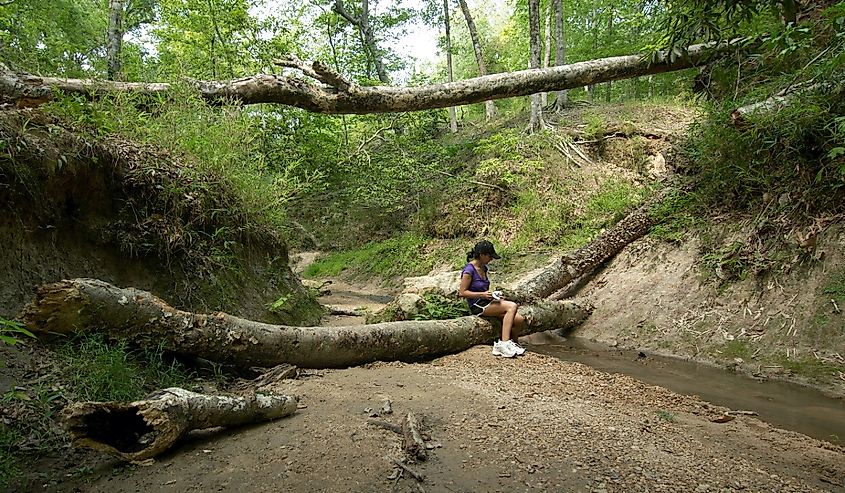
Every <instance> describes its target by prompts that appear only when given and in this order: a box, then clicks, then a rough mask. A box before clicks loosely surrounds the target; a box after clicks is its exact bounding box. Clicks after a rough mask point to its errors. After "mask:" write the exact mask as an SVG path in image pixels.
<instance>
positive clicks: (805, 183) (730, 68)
mask: <svg viewBox="0 0 845 493" xmlns="http://www.w3.org/2000/svg"><path fill="white" fill-rule="evenodd" d="M841 4H842V3H840V4H837V6H836V7H835V8H834V9H830V10H829V11H828V14H829V15H828V16H827V18H825V19H821V20H818V21H816V22H815V23H813V24H809V25H806V26H802V27H800V28H799V27H793V26H787V27H784V28H782V29H780V30H778V31H776V32H775V33H773V35H772V37H771V38H770V39H769V41H768V42H767V44H766V45H765V48H766V51H765V52H764V54H763V55H762V56H761V58H762V60H761V62H759V63H758V62H753V61H749V62H745V64H746V65H747V66H746V67H741V70H742V72H741V74H742V80H740V81H739V82H738V81H737V75H738V72H737V68H736V66H735V64H734V63H731V64H725V65H723V66H722V67H721V68H720V69H716V70H714V72H713V76H712V78H713V80H714V83H713V84H712V85H713V86H714V87H715V88H716V89H715V92H714V95H717V96H723V97H724V99H721V100H717V101H715V102H714V103H712V105H710V107H709V109H708V115H707V117H706V118H705V119H703V120H702V121H701V122H699V123H698V124H697V125H696V126H694V127H693V129H692V131H691V134H690V137H689V138H688V140H687V144H686V147H685V154H686V156H687V157H688V158H689V159H690V163H691V168H692V169H691V171H692V172H694V173H696V174H698V176H699V178H700V183H701V186H700V187H699V189H700V190H701V192H702V193H703V197H702V198H703V199H704V200H705V202H709V206H712V205H719V206H722V205H724V206H729V207H738V208H746V207H766V208H768V209H769V211H778V210H779V211H787V210H790V209H796V205H797V204H800V205H806V207H807V208H808V209H809V210H810V211H814V210H815V211H818V210H830V209H831V208H833V209H837V208H838V207H839V205H840V204H842V203H843V200H842V199H843V185H845V167H843V165H845V161H843V156H842V155H841V153H840V152H839V151H837V150H836V149H837V148H839V147H842V146H843V142H845V128H843V126H842V122H843V118H845V91H842V90H841V87H839V83H838V82H839V81H841V80H842V77H843V76H844V75H845V69H843V67H845V64H843V63H842V61H843V59H842V56H843V55H842V53H843V49H845V12H840V11H845V9H843V8H842V7H841ZM837 9H838V10H837ZM832 12H840V13H839V14H833V13H832ZM740 82H744V84H740ZM808 84H817V85H816V86H812V85H808ZM720 87H721V88H723V89H719V88H720ZM823 87H839V89H837V90H833V91H831V90H829V89H822V88H823ZM740 88H742V90H744V91H745V92H739V93H737V90H738V89H740ZM802 88H803V89H802ZM787 89H788V90H790V91H791V92H792V95H791V96H790V99H789V100H788V101H787V103H786V104H785V105H783V106H782V107H776V108H773V109H770V110H762V111H757V112H756V113H749V114H746V115H745V116H744V117H743V122H742V124H740V125H736V124H731V123H730V122H731V114H732V111H733V110H734V109H735V108H737V107H742V106H744V105H748V104H749V103H754V102H757V101H761V100H765V99H766V98H768V97H769V96H771V95H772V94H775V93H777V92H779V91H782V90H787ZM733 96H737V97H736V98H734V97H733ZM784 194H787V195H784Z"/></svg>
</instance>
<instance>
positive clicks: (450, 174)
mask: <svg viewBox="0 0 845 493" xmlns="http://www.w3.org/2000/svg"><path fill="white" fill-rule="evenodd" d="M434 172H435V173H439V174H441V175H446V176H451V177H452V178H457V176H455V175H453V174H452V173H447V172H445V171H440V170H434ZM466 181H468V182H470V183H474V184H476V185H481V186H482V187H490V188H495V189H496V190H501V191H502V192H507V190H505V189H504V188H502V187H500V186H499V185H493V184H492V183H484V182H483V181H475V180H466Z"/></svg>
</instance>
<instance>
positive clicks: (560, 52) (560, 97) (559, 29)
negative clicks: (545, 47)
mask: <svg viewBox="0 0 845 493" xmlns="http://www.w3.org/2000/svg"><path fill="white" fill-rule="evenodd" d="M552 3H553V5H554V18H555V19H554V22H555V65H556V66H561V65H565V64H566V40H565V38H564V31H563V0H552ZM568 103H569V101H568V95H567V94H566V90H563V91H558V92H557V97H556V98H555V105H554V111H561V110H563V109H564V108H566V106H567V104H568Z"/></svg>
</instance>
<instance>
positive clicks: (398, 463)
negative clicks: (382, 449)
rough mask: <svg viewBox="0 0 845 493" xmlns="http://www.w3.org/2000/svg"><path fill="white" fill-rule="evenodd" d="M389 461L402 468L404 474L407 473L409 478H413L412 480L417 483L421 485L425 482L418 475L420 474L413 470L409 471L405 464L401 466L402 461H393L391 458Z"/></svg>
mask: <svg viewBox="0 0 845 493" xmlns="http://www.w3.org/2000/svg"><path fill="white" fill-rule="evenodd" d="M390 460H391V461H392V462H393V463H394V464H396V465H397V466H399V467H401V468H402V469H403V470H404V471H405V472H407V473H408V474H410V475H411V476H413V478H414V479H416V480H417V481H419V482H420V483H422V482H423V481H425V476H423V475H422V474H420V473H418V472H416V471H414V470H413V469H411V468H410V467H408V466H406V465H405V464H403V463H402V461H400V460H398V459H394V458H392V457H391V458H390Z"/></svg>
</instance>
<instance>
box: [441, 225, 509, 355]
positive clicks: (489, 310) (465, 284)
mask: <svg viewBox="0 0 845 493" xmlns="http://www.w3.org/2000/svg"><path fill="white" fill-rule="evenodd" d="M497 258H502V257H500V256H499V255H498V254H497V253H496V249H495V248H493V244H492V243H490V242H489V241H487V240H483V241H479V242H478V243H476V244H475V247H473V249H472V251H470V252H468V253H467V264H466V266H464V270H463V271H461V286H460V288H459V289H458V296H460V297H461V298H466V299H467V304H469V311H470V312H472V314H473V315H478V316H485V317H497V318H501V319H502V338H501V339H500V340H498V341H496V342H495V343H493V355H494V356H504V357H505V358H513V357H514V356H518V355H521V354H522V353H524V352H525V348H523V347H522V346H520V345H519V344H517V343H516V341H514V340H513V339H511V335H512V332H515V331H518V330H519V328H520V327H522V322H523V320H524V319H523V317H522V315H520V314H518V313H516V309H517V308H518V307H519V306H518V305H517V304H516V303H514V302H513V301H507V300H505V299H504V298H502V297H501V296H499V293H498V292H497V293H496V296H494V293H491V292H490V279H488V277H487V264H489V263H490V261H491V260H493V259H497ZM512 329H515V330H512ZM514 335H515V334H514Z"/></svg>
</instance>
